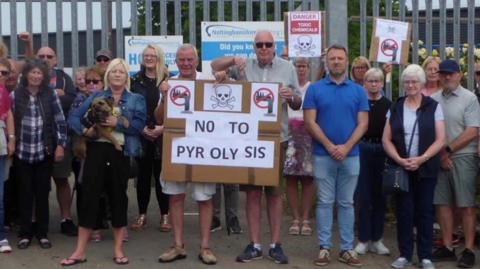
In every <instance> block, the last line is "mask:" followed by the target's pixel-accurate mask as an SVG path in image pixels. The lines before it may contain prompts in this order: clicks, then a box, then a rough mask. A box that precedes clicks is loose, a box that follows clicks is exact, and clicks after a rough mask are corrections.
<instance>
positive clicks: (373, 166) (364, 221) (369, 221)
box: [355, 142, 386, 243]
mask: <svg viewBox="0 0 480 269" xmlns="http://www.w3.org/2000/svg"><path fill="white" fill-rule="evenodd" d="M385 158H386V155H385V151H384V150H383V146H382V144H380V143H363V142H362V143H360V175H359V176H358V184H357V190H356V192H355V207H356V208H358V220H357V223H358V240H359V241H360V242H364V243H365V242H368V241H378V240H380V239H381V238H382V237H383V225H384V223H385V209H386V199H385V195H383V193H382V171H383V169H384V167H385Z"/></svg>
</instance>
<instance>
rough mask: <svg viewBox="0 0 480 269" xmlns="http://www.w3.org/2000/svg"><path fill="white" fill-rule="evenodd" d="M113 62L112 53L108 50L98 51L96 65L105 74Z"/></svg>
mask: <svg viewBox="0 0 480 269" xmlns="http://www.w3.org/2000/svg"><path fill="white" fill-rule="evenodd" d="M111 60H112V52H110V50H108V49H101V50H99V51H97V54H96V56H95V65H96V66H97V67H99V68H100V69H102V70H103V72H105V71H107V66H108V64H110V61H111Z"/></svg>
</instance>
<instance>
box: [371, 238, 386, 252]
mask: <svg viewBox="0 0 480 269" xmlns="http://www.w3.org/2000/svg"><path fill="white" fill-rule="evenodd" d="M370 252H373V253H376V254H378V255H390V250H389V249H388V248H387V247H386V246H385V245H384V244H383V242H382V240H378V241H375V242H373V243H372V244H370Z"/></svg>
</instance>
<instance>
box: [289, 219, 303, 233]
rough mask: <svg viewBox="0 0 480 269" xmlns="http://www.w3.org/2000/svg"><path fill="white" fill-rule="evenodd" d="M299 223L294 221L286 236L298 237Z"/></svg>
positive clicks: (296, 220)
mask: <svg viewBox="0 0 480 269" xmlns="http://www.w3.org/2000/svg"><path fill="white" fill-rule="evenodd" d="M299 224H300V221H299V220H298V219H294V220H293V221H292V225H290V228H288V234H290V235H299V234H300V226H299Z"/></svg>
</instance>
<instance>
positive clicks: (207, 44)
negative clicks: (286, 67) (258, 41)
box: [202, 21, 285, 73]
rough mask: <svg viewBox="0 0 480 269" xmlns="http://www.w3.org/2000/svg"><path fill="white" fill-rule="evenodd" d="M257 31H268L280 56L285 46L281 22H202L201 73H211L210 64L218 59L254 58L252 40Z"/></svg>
mask: <svg viewBox="0 0 480 269" xmlns="http://www.w3.org/2000/svg"><path fill="white" fill-rule="evenodd" d="M258 30H268V31H270V32H271V33H272V34H273V38H274V40H275V44H276V47H275V51H276V54H277V55H280V53H281V51H282V48H283V46H284V44H285V32H284V31H285V29H284V24H283V21H275V22H272V21H270V22H265V21H262V22H260V21H249V22H245V21H241V22H240V21H236V22H231V21H228V22H202V72H204V73H211V68H210V62H211V61H213V60H215V59H216V58H219V57H224V56H239V57H244V58H254V57H255V50H254V48H253V39H254V38H255V34H256V33H257V31H258Z"/></svg>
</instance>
